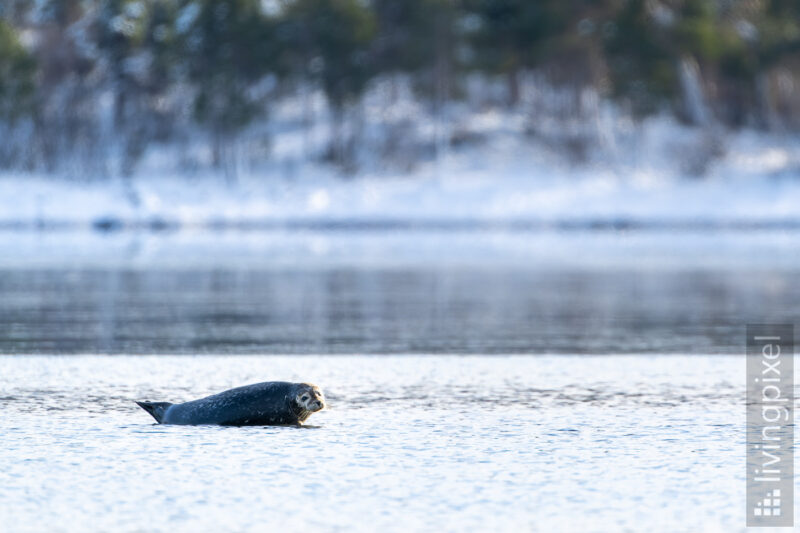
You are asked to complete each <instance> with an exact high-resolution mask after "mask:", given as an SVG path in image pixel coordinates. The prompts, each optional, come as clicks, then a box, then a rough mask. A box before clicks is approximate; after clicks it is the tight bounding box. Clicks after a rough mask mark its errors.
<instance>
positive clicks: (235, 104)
mask: <svg viewBox="0 0 800 533" xmlns="http://www.w3.org/2000/svg"><path fill="white" fill-rule="evenodd" d="M192 7H195V9H196V15H195V16H194V17H191V16H187V15H186V14H185V13H184V16H187V18H190V19H192V20H191V24H190V27H189V29H188V31H187V32H186V33H185V35H183V39H182V41H183V61H184V62H185V64H186V69H187V74H188V80H189V82H190V83H191V84H192V86H193V87H194V90H195V98H194V115H195V118H196V119H197V121H198V122H199V123H200V124H202V125H205V126H207V127H208V128H209V129H210V131H211V136H212V152H213V159H214V164H215V165H216V166H217V167H220V168H222V169H223V170H224V171H225V173H226V175H227V176H228V178H229V179H232V178H233V177H234V176H235V172H236V168H235V165H236V161H235V154H234V153H233V152H232V149H233V147H232V141H233V140H234V137H235V136H236V134H237V133H238V132H239V131H240V130H241V129H242V128H243V127H244V126H246V125H247V124H249V123H250V122H251V121H252V120H253V119H254V118H256V117H257V116H259V115H261V114H262V113H264V112H265V110H266V109H265V102H264V101H263V99H262V98H261V96H262V95H260V94H258V93H257V92H255V91H251V90H250V89H251V88H252V85H253V84H254V83H255V82H256V81H258V80H260V79H261V78H262V77H263V76H265V75H266V74H267V73H269V72H270V71H271V70H272V69H273V68H277V64H276V50H275V47H274V46H275V40H274V39H272V38H271V37H272V36H273V33H274V21H273V20H272V19H270V18H268V17H266V16H265V15H264V13H263V12H262V10H261V2H260V0H196V1H194V2H192V3H190V4H189V5H187V6H186V7H185V8H184V9H191V8H192Z"/></svg>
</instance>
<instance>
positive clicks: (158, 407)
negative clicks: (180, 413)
mask: <svg viewBox="0 0 800 533" xmlns="http://www.w3.org/2000/svg"><path fill="white" fill-rule="evenodd" d="M136 405H138V406H139V407H141V408H142V409H144V410H145V411H147V412H148V413H150V416H152V417H153V418H155V419H156V422H158V423H159V424H160V423H161V421H162V420H163V419H164V413H165V412H166V411H167V408H169V406H170V405H172V404H171V403H169V402H136Z"/></svg>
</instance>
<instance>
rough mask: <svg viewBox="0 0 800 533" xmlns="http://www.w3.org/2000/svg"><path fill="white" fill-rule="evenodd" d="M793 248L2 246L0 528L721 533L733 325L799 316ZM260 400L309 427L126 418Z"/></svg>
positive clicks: (581, 238)
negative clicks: (271, 397) (231, 399)
mask: <svg viewBox="0 0 800 533" xmlns="http://www.w3.org/2000/svg"><path fill="white" fill-rule="evenodd" d="M798 246H800V237H798V236H794V235H791V234H789V235H787V234H783V233H774V232H768V233H765V234H764V233H758V232H755V233H750V234H724V233H713V232H712V233H708V234H703V233H701V234H682V235H680V236H675V235H670V234H659V233H658V232H643V233H636V232H634V233H632V234H626V233H607V232H598V233H594V234H582V233H566V234H564V233H555V234H550V233H533V234H528V233H518V234H510V235H509V234H493V233H488V234H475V233H469V232H467V233H463V234H462V233H456V234H449V233H444V234H437V233H413V232H412V233H407V234H402V235H396V234H386V233H380V232H378V233H370V232H365V233H358V232H356V233H355V234H347V233H345V234H340V233H334V234H316V233H310V234H309V233H302V232H301V233H291V232H290V233H286V234H282V233H266V234H264V233H258V232H256V233H252V234H248V233H235V234H227V233H221V234H211V235H203V236H197V235H192V234H186V233H177V234H160V235H153V234H136V233H134V234H131V233H124V232H123V233H119V234H112V235H97V234H86V235H85V234H80V235H73V234H60V233H41V234H37V233H32V234H17V233H6V234H2V239H0V354H5V355H0V407H2V415H0V444H2V445H1V446H0V466H2V467H1V468H0V516H1V517H2V521H1V522H0V524H1V525H0V530H3V531H5V530H8V531H13V532H16V531H36V532H38V531H123V532H124V531H131V532H134V531H169V532H173V531H179V532H180V531H187V532H198V531H268V530H277V529H278V528H280V530H283V531H308V530H310V529H314V530H317V531H331V530H342V531H352V530H355V531H409V530H423V531H437V532H440V531H489V530H491V531H511V530H514V531H516V530H520V529H521V530H533V531H580V532H582V533H583V532H587V531H620V530H636V531H638V530H648V531H669V532H674V531H736V530H743V526H744V489H745V480H744V405H743V399H744V387H743V385H744V361H743V358H742V355H741V354H742V353H743V352H744V325H745V324H746V323H748V322H769V321H774V322H791V321H793V320H794V319H795V318H796V317H797V316H798V312H800V288H798V286H797V284H796V282H795V280H796V279H797V278H798V273H800V272H798V270H800V267H798V263H797V258H798V255H797V250H798V249H800V248H798ZM55 354H59V355H55ZM198 354H202V355H198ZM509 354H519V355H509ZM278 379H285V380H291V381H312V382H315V383H317V384H318V385H320V386H321V387H322V388H323V390H324V391H325V393H326V395H327V397H328V399H329V402H330V409H329V410H326V411H323V412H321V413H317V414H315V415H313V416H312V417H311V419H310V420H309V423H310V425H311V427H307V428H268V427H266V428H219V427H172V426H159V425H156V424H154V423H153V421H152V419H151V418H150V417H149V415H148V414H147V413H145V412H144V411H143V410H141V409H139V408H138V407H137V406H136V405H135V404H134V403H133V401H134V400H136V399H148V400H155V401H183V400H189V399H194V398H198V397H202V396H204V395H207V394H212V393H215V392H219V391H221V390H224V389H227V388H230V387H234V386H239V385H244V384H247V383H253V382H258V381H265V380H278Z"/></svg>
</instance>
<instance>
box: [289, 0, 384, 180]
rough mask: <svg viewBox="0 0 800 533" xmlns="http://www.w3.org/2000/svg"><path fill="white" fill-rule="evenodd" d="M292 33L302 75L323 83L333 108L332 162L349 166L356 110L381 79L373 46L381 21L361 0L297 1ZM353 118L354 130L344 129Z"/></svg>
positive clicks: (291, 8) (291, 11)
mask: <svg viewBox="0 0 800 533" xmlns="http://www.w3.org/2000/svg"><path fill="white" fill-rule="evenodd" d="M283 23H284V24H285V25H286V26H285V27H284V31H285V32H287V33H289V34H291V35H292V40H293V41H294V42H293V44H294V48H295V53H296V54H297V55H296V60H297V65H298V67H299V69H298V73H299V74H300V75H301V76H302V77H305V78H306V79H309V80H311V81H312V82H314V83H318V84H319V85H320V86H321V87H322V89H323V91H324V92H325V96H326V97H327V99H328V103H329V105H330V108H331V132H332V133H331V139H330V146H329V152H328V158H329V159H330V160H331V161H333V162H335V163H337V164H340V165H343V166H345V167H350V166H352V165H353V164H354V163H355V161H354V158H355V142H356V138H357V134H356V133H355V130H356V129H357V127H356V126H355V125H354V124H353V121H354V120H355V121H358V120H360V119H361V117H360V116H348V115H352V114H353V107H354V106H355V104H357V103H358V99H359V98H360V96H361V95H362V94H363V92H364V90H365V89H366V87H367V84H368V83H369V81H370V79H372V77H373V76H374V75H375V70H374V68H373V67H374V65H373V63H372V57H371V53H372V50H373V49H372V45H373V39H374V37H375V18H374V16H373V14H372V12H371V11H370V10H369V9H368V8H367V7H366V6H365V5H364V4H362V3H361V2H359V1H358V0H295V1H293V2H289V4H288V5H287V9H286V11H285V13H284V20H283ZM348 118H349V119H350V132H349V133H346V132H345V129H344V127H345V126H346V124H345V123H346V122H347V121H348Z"/></svg>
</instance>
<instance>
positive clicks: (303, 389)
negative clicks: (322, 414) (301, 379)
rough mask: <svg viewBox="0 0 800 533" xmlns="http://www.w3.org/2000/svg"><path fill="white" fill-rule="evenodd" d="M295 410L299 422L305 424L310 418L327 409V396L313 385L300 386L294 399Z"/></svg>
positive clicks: (302, 384)
mask: <svg viewBox="0 0 800 533" xmlns="http://www.w3.org/2000/svg"><path fill="white" fill-rule="evenodd" d="M294 408H295V409H296V413H297V420H298V421H299V422H305V421H306V420H307V419H308V417H309V416H311V415H312V414H314V413H316V412H317V411H321V410H323V409H324V408H325V396H323V395H322V391H321V390H320V389H319V387H317V386H316V385H312V384H311V383H300V384H298V390H297V394H296V395H295V397H294Z"/></svg>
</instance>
